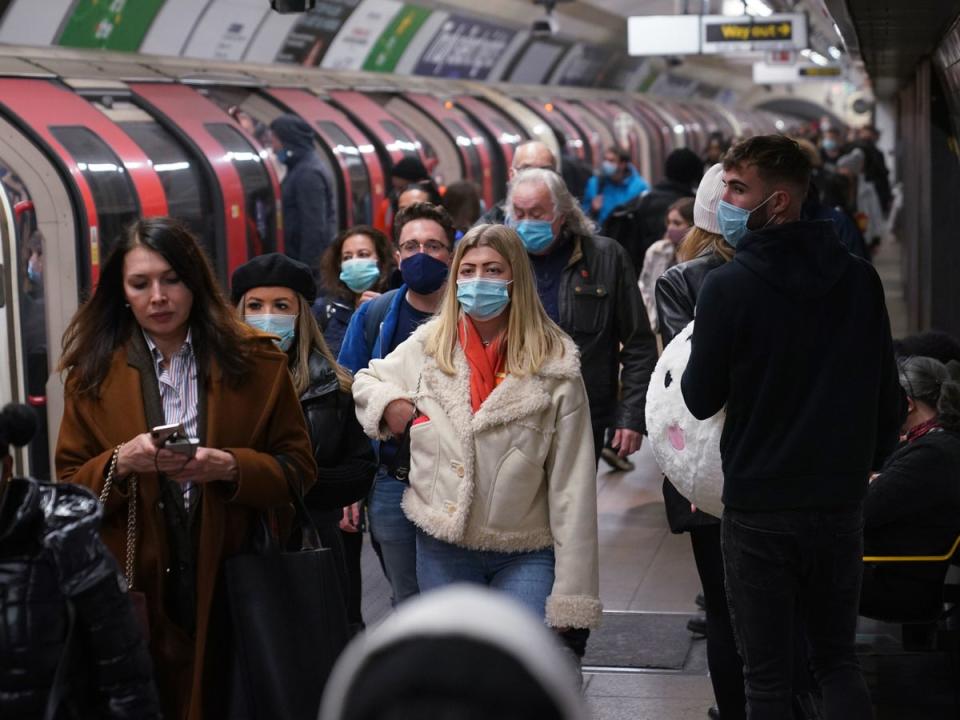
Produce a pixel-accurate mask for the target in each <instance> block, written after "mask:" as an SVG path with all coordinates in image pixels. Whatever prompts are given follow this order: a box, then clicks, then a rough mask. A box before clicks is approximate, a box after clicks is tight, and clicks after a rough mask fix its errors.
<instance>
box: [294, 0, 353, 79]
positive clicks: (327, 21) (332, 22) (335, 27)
mask: <svg viewBox="0 0 960 720" xmlns="http://www.w3.org/2000/svg"><path fill="white" fill-rule="evenodd" d="M359 3H360V0H318V2H317V4H316V5H315V6H314V8H313V10H311V11H310V12H308V13H304V14H303V15H301V16H299V18H298V19H297V21H296V24H295V25H294V26H293V29H292V30H291V31H290V34H289V35H287V37H286V39H285V40H284V42H283V46H282V47H281V48H280V51H279V52H278V53H277V55H276V58H275V60H276V62H282V63H292V64H294V65H303V66H305V67H316V66H317V65H319V64H320V60H322V59H323V55H324V53H326V51H327V48H329V47H330V43H332V42H333V38H335V37H336V35H337V33H338V32H340V28H342V27H343V24H344V23H345V22H346V21H347V18H349V17H350V15H351V13H353V11H354V10H356V8H357V5H358V4H359Z"/></svg>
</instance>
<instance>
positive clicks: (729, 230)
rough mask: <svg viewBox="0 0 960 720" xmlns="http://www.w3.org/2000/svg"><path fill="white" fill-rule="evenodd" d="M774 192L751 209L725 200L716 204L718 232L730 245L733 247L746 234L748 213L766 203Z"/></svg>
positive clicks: (753, 211)
mask: <svg viewBox="0 0 960 720" xmlns="http://www.w3.org/2000/svg"><path fill="white" fill-rule="evenodd" d="M775 194H776V193H773V194H771V195H770V197H768V198H767V199H766V200H764V201H763V202H762V203H760V204H759V205H757V206H756V207H755V208H754V209H753V210H747V209H746V208H741V207H737V206H736V205H731V204H730V203H728V202H727V201H726V200H721V201H720V204H719V205H718V206H717V222H718V223H719V225H720V233H721V234H722V235H723V239H724V240H726V241H727V244H728V245H729V246H730V247H732V248H735V247H736V246H737V243H739V242H740V241H741V240H742V239H743V236H744V235H746V234H747V232H748V230H749V228H747V223H748V222H749V221H750V215H751V214H753V213H755V212H756V211H757V210H759V209H760V208H762V207H763V206H764V205H766V204H767V203H768V202H769V201H770V198H772V197H773V195H775ZM767 222H770V220H767Z"/></svg>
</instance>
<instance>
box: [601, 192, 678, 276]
mask: <svg viewBox="0 0 960 720" xmlns="http://www.w3.org/2000/svg"><path fill="white" fill-rule="evenodd" d="M683 197H693V191H692V190H691V189H690V187H689V186H688V185H683V184H681V183H675V182H673V181H671V180H664V181H662V182H658V183H657V184H656V185H654V186H653V187H652V188H650V189H649V190H648V191H647V192H645V193H643V194H642V195H640V196H639V197H636V198H634V199H633V200H631V201H630V202H628V203H625V204H623V205H621V206H620V207H618V208H616V209H615V210H614V211H613V212H612V213H610V217H608V218H607V220H606V222H605V223H604V224H603V234H604V235H606V236H608V237H612V238H613V239H614V240H616V241H617V242H618V243H620V244H621V245H623V247H624V248H626V251H627V253H628V254H629V255H630V259H631V260H632V261H633V268H634V270H635V271H636V273H637V275H639V274H640V271H641V270H642V269H643V258H644V256H645V255H646V254H647V248H649V247H650V246H651V245H653V243H655V242H656V241H657V240H660V239H661V238H662V237H663V236H664V233H666V231H667V208H669V207H670V206H671V205H672V204H673V203H674V202H675V201H676V200H679V199H680V198H683Z"/></svg>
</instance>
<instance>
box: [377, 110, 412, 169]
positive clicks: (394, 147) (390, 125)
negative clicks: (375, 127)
mask: <svg viewBox="0 0 960 720" xmlns="http://www.w3.org/2000/svg"><path fill="white" fill-rule="evenodd" d="M380 127H382V128H383V129H384V130H386V131H387V132H388V133H389V134H390V135H391V136H393V138H394V140H393V142H392V143H390V144H389V145H387V152H389V153H394V152H397V151H399V152H402V153H403V154H404V156H405V157H412V158H417V159H418V160H419V159H420V155H419V154H418V153H417V150H418V149H419V148H418V146H419V143H418V142H417V141H416V140H414V139H413V138H412V137H410V136H409V135H408V134H407V133H406V131H404V130H402V129H401V128H400V126H399V125H397V124H396V123H395V122H392V121H390V120H381V121H380Z"/></svg>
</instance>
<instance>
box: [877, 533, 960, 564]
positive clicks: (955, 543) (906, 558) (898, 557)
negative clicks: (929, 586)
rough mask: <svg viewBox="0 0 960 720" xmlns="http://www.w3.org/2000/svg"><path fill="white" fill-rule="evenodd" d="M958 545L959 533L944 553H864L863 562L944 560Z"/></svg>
mask: <svg viewBox="0 0 960 720" xmlns="http://www.w3.org/2000/svg"><path fill="white" fill-rule="evenodd" d="M958 547H960V535H957V539H956V540H954V541H953V547H951V548H950V549H949V550H948V551H947V553H946V555H864V556H863V561H864V562H944V561H946V560H949V559H950V558H951V557H953V554H954V553H955V552H956V551H957V548H958Z"/></svg>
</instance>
